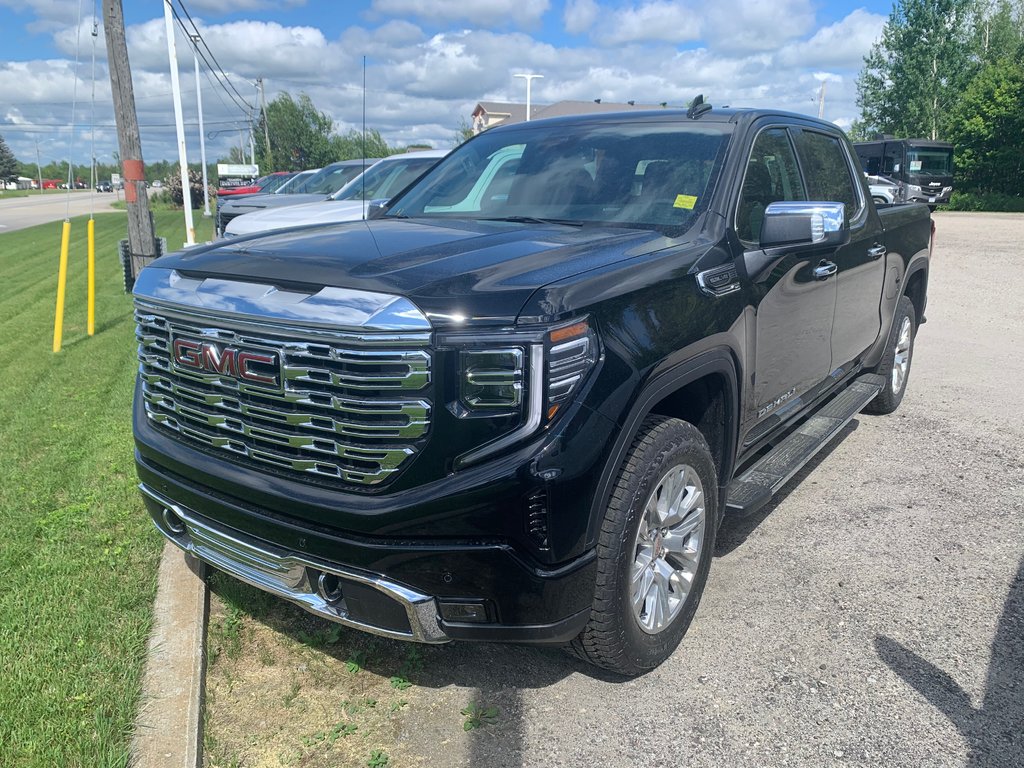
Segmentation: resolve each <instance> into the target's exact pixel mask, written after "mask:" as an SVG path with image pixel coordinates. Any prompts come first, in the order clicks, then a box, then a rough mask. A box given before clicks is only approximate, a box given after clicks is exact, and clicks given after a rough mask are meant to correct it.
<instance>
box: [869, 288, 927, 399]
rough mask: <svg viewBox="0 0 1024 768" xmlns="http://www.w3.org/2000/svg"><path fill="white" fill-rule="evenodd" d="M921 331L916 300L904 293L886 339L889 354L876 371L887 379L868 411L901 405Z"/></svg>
mask: <svg viewBox="0 0 1024 768" xmlns="http://www.w3.org/2000/svg"><path fill="white" fill-rule="evenodd" d="M916 335H917V313H916V312H915V311H914V303H913V302H912V301H911V300H910V298H909V297H907V296H901V297H900V300H899V303H898V304H897V305H896V316H895V317H894V318H893V321H892V328H891V329H890V331H889V339H888V340H887V341H886V343H885V354H883V355H882V359H881V360H880V361H879V363H878V365H877V366H875V369H874V373H877V374H878V375H879V376H881V377H883V378H884V379H885V386H883V387H882V391H881V392H879V393H878V394H877V395H876V396H875V399H874V400H872V401H871V402H870V403H868V404H867V406H865V408H864V412H865V413H877V414H883V415H884V414H887V413H892V412H893V411H895V410H896V409H897V408H899V407H900V403H901V402H903V394H904V393H905V392H906V391H907V380H908V379H909V378H910V364H911V363H912V362H913V361H914V337H915V336H916Z"/></svg>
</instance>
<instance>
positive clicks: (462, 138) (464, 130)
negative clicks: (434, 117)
mask: <svg viewBox="0 0 1024 768" xmlns="http://www.w3.org/2000/svg"><path fill="white" fill-rule="evenodd" d="M474 136H476V132H475V131H474V130H473V126H472V125H470V124H469V123H467V122H466V118H464V117H460V118H459V127H458V128H456V129H455V135H454V136H452V147H457V146H459V145H460V144H464V143H465V142H467V141H469V140H470V139H472V138H473V137H474Z"/></svg>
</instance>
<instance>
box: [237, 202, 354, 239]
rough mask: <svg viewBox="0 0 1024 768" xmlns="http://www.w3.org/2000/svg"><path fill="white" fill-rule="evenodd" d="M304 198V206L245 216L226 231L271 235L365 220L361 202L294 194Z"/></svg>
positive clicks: (288, 206) (281, 208)
mask: <svg viewBox="0 0 1024 768" xmlns="http://www.w3.org/2000/svg"><path fill="white" fill-rule="evenodd" d="M294 197H304V198H307V199H305V200H297V201H296V202H298V203H303V205H288V204H285V205H287V207H282V206H280V205H279V206H278V207H276V208H274V209H273V210H264V211H258V212H255V213H251V214H246V215H245V216H239V217H238V218H237V219H234V220H233V221H232V222H231V223H230V224H228V226H227V229H226V230H225V232H226V233H227V234H228V235H232V236H235V237H237V236H239V235H253V234H256V233H257V232H270V231H271V230H275V229H286V228H288V227H296V226H300V225H303V224H334V223H337V222H340V221H359V220H360V219H362V218H363V213H364V211H365V210H366V204H365V203H363V202H361V201H359V200H325V199H324V198H323V197H319V198H316V201H313V200H309V199H308V197H309V196H308V195H294Z"/></svg>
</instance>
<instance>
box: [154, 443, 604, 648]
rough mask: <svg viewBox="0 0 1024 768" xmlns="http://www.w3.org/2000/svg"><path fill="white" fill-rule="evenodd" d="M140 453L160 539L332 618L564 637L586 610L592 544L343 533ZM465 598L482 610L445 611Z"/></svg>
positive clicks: (420, 631)
mask: <svg viewBox="0 0 1024 768" xmlns="http://www.w3.org/2000/svg"><path fill="white" fill-rule="evenodd" d="M137 459H138V460H139V462H138V469H139V475H140V477H141V479H142V483H141V484H140V490H141V491H142V494H143V498H144V500H145V503H146V507H147V510H148V511H149V513H150V516H151V517H152V519H153V522H154V523H155V525H156V527H157V528H158V529H159V530H160V532H161V533H162V534H163V535H164V536H165V537H166V538H167V539H168V540H170V541H171V542H172V543H174V544H175V545H176V546H178V547H180V548H181V549H183V550H185V551H187V552H191V553H192V554H194V555H195V556H196V557H198V558H199V559H201V560H203V561H204V562H207V563H209V564H210V565H212V566H214V567H216V568H218V569H220V570H222V571H225V572H226V573H228V574H230V575H232V576H234V577H236V578H238V579H240V580H242V581H245V582H247V583H249V584H251V585H253V586H255V587H257V588H259V589H262V590H264V591H267V592H270V593H272V594H275V595H278V596H280V597H283V598H285V599H287V600H290V601H291V602H293V603H296V604H298V605H299V606H301V607H302V608H304V609H306V610H308V611H310V612H311V613H314V614H316V615H318V616H321V617H323V618H326V619H329V620H331V621H335V622H338V623H340V624H344V625H346V626H350V627H354V628H357V629H360V630H363V631H366V632H371V633H373V634H377V635H382V636H385V637H390V638H394V639H400V640H410V641H414V642H423V643H443V642H447V641H449V640H454V639H459V640H485V641H494V642H518V643H531V644H561V643H565V642H568V641H569V640H571V639H572V638H573V637H575V636H576V635H577V634H579V632H580V631H581V630H582V628H583V626H584V625H585V624H586V621H587V619H588V617H589V614H590V604H591V600H592V597H593V589H594V579H595V575H596V574H595V567H596V562H595V558H594V557H593V554H594V553H593V552H590V553H588V554H586V555H584V556H582V557H580V558H577V559H575V560H574V561H572V562H570V563H567V564H562V565H560V566H558V567H554V568H545V567H543V566H539V565H537V564H535V563H530V562H527V561H526V560H524V559H523V558H522V557H521V556H520V555H518V554H517V553H516V552H515V551H514V550H513V549H512V548H511V547H509V546H508V545H503V544H500V543H496V542H493V543H484V542H479V541H478V542H467V541H445V540H416V541H410V540H391V539H379V538H375V539H372V540H370V539H367V538H365V537H358V538H357V537H352V536H343V535H341V534H339V533H337V532H331V531H328V530H326V529H323V528H320V527H315V528H313V527H307V526H305V525H303V526H300V525H297V524H296V523H295V521H289V520H285V519H282V518H280V517H279V516H277V515H270V514H267V513H266V512H265V511H264V513H263V514H260V513H259V512H258V511H257V510H255V509H254V508H253V507H252V506H251V505H249V504H247V503H246V502H244V501H242V500H232V499H229V498H227V497H224V496H222V495H220V494H216V493H214V492H212V491H211V490H209V489H205V488H201V487H199V486H196V485H194V484H192V483H191V482H189V481H188V480H186V479H185V478H182V477H180V476H177V475H173V474H172V473H169V472H167V471H166V470H161V469H160V468H158V467H157V466H155V465H153V464H151V463H150V462H148V461H146V460H145V459H142V458H141V457H140V456H138V454H137ZM467 603H468V604H474V605H481V606H484V615H483V616H482V617H478V618H477V620H476V621H472V622H470V621H455V620H446V619H445V618H443V616H442V614H443V613H445V608H446V607H450V606H452V605H464V604H467ZM446 615H447V614H446Z"/></svg>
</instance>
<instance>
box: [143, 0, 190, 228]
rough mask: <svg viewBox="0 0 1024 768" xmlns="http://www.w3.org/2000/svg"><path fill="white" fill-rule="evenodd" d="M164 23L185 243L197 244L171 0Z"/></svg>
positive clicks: (167, 2) (165, 4) (166, 1)
mask: <svg viewBox="0 0 1024 768" xmlns="http://www.w3.org/2000/svg"><path fill="white" fill-rule="evenodd" d="M164 25H165V26H166V29H167V58H168V60H169V61H170V64H171V98H172V99H173V100H174V128H175V132H176V133H177V135H178V165H179V167H180V169H181V199H182V203H183V204H184V208H185V245H195V243H196V228H195V225H194V224H193V223H192V191H191V189H190V188H189V179H188V159H187V158H186V155H185V121H184V118H183V117H182V115H181V87H180V85H179V84H178V54H177V49H176V47H175V45H174V18H173V17H172V16H171V0H164ZM143 194H145V192H143Z"/></svg>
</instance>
